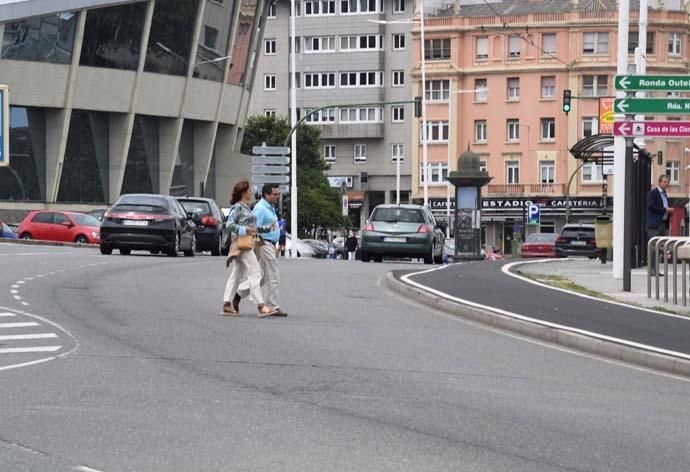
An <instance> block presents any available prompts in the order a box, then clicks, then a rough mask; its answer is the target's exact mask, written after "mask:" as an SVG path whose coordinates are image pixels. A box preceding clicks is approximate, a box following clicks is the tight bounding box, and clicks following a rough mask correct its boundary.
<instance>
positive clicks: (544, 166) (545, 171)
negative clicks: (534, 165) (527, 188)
mask: <svg viewBox="0 0 690 472" xmlns="http://www.w3.org/2000/svg"><path fill="white" fill-rule="evenodd" d="M539 181H540V182H541V183H542V184H552V183H554V182H555V181H556V163H555V162H554V161H541V162H540V163H539Z"/></svg>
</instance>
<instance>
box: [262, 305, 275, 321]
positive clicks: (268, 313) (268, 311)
mask: <svg viewBox="0 0 690 472" xmlns="http://www.w3.org/2000/svg"><path fill="white" fill-rule="evenodd" d="M258 309H259V318H265V317H267V316H273V315H275V314H276V310H271V309H270V308H269V307H267V306H266V305H259V306H258Z"/></svg>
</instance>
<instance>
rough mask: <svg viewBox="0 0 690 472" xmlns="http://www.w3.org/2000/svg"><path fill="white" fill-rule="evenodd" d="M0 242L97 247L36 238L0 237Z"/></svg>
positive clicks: (96, 246)
mask: <svg viewBox="0 0 690 472" xmlns="http://www.w3.org/2000/svg"><path fill="white" fill-rule="evenodd" d="M0 243H6V244H19V245H22V246H54V247H81V248H88V249H96V248H98V247H99V246H98V244H77V243H63V242H60V241H40V240H37V239H5V238H0Z"/></svg>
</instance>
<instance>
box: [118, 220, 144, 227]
mask: <svg viewBox="0 0 690 472" xmlns="http://www.w3.org/2000/svg"><path fill="white" fill-rule="evenodd" d="M122 224H123V225H124V226H148V225H149V222H148V221H147V220H122Z"/></svg>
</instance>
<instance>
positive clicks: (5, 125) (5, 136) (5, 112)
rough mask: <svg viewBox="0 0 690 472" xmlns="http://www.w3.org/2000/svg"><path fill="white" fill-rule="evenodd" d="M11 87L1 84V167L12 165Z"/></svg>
mask: <svg viewBox="0 0 690 472" xmlns="http://www.w3.org/2000/svg"><path fill="white" fill-rule="evenodd" d="M8 95H9V89H8V88H7V86H6V85H0V167H6V166H8V165H10V129H9V128H10V105H9V98H8Z"/></svg>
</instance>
